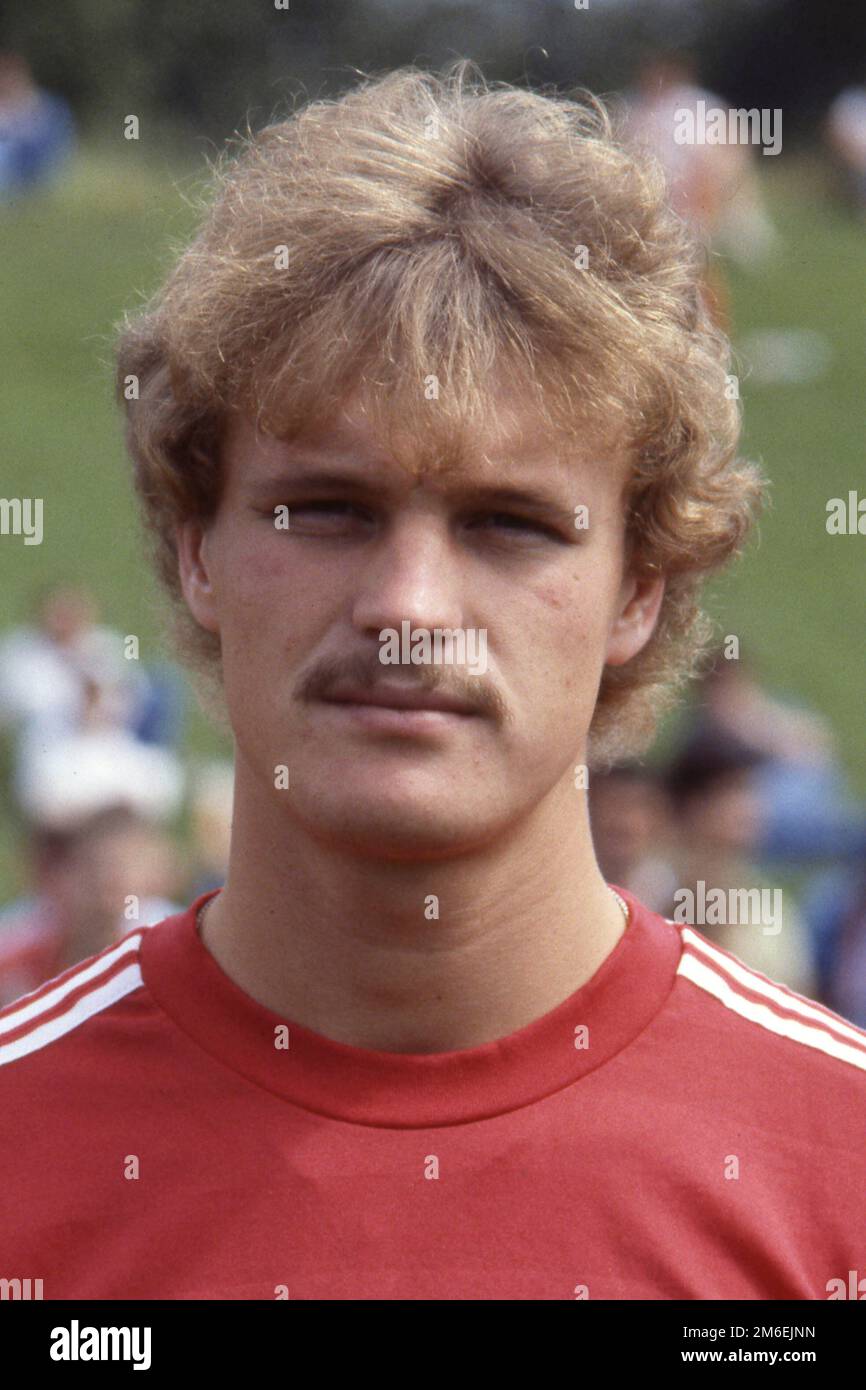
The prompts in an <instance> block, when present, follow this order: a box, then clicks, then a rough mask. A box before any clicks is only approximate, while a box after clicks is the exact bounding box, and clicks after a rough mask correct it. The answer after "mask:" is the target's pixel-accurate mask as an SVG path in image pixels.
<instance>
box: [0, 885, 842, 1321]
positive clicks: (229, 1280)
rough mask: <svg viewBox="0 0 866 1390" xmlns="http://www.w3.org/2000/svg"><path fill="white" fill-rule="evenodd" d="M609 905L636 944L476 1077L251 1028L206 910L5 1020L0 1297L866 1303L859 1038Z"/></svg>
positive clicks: (33, 999)
mask: <svg viewBox="0 0 866 1390" xmlns="http://www.w3.org/2000/svg"><path fill="white" fill-rule="evenodd" d="M619 891H620V892H621V893H622V896H623V897H624V898H625V899H626V901H627V902H628V905H629V909H630V913H629V923H628V926H627V928H626V930H625V932H624V934H623V936H622V937H621V938H620V940H619V941H618V943H617V945H616V946H615V948H614V949H613V951H612V952H611V953H610V954H609V956H608V957H607V959H606V960H605V961H604V962H603V963H602V965H601V966H600V967H599V969H598V970H597V971H596V973H595V974H594V975H593V977H592V978H591V979H590V980H589V981H588V982H587V983H586V984H585V985H583V986H582V988H580V989H579V990H577V992H576V993H574V994H572V995H571V997H570V998H568V999H566V1000H565V1001H564V1002H563V1003H562V1004H560V1005H559V1006H558V1007H557V1008H555V1009H553V1010H552V1011H551V1012H550V1013H547V1014H545V1015H544V1017H542V1018H539V1019H537V1020H536V1021H535V1022H533V1023H531V1024H529V1025H528V1026H527V1027H525V1028H522V1029H520V1030H519V1031H518V1032H516V1033H513V1034H511V1035H510V1036H508V1037H505V1038H501V1039H499V1040H498V1041H495V1042H491V1043H487V1044H485V1045H484V1046H481V1047H472V1048H469V1049H466V1050H462V1051H456V1052H447V1053H439V1054H426V1055H417V1054H413V1055H407V1054H395V1053H385V1052H376V1051H370V1050H367V1049H363V1048H357V1047H351V1046H347V1045H345V1044H343V1043H338V1042H333V1041H331V1040H329V1039H327V1038H325V1037H323V1036H321V1035H320V1034H317V1033H313V1032H311V1031H310V1030H308V1029H305V1028H303V1027H300V1026H298V1025H296V1024H294V1023H291V1022H289V1023H287V1022H286V1020H284V1019H281V1018H279V1017H278V1016H277V1015H276V1014H273V1013H271V1012H270V1011H269V1010H267V1009H265V1008H263V1007H261V1006H260V1005H259V1004H258V1003H256V1002H255V1001H254V1000H253V999H251V998H250V997H249V996H248V995H246V994H245V993H243V992H242V991H241V990H240V989H239V988H238V987H237V986H236V985H235V984H234V983H233V982H232V981H231V980H230V979H229V978H228V977H227V976H226V975H225V974H224V972H223V971H222V970H221V968H220V967H219V966H218V965H217V963H216V961H215V960H214V959H213V957H212V956H211V955H210V954H209V952H208V951H207V950H206V949H205V947H204V946H203V944H202V942H201V940H200V938H199V936H198V934H197V931H196V925H195V913H196V911H197V910H198V908H199V907H200V906H201V904H202V903H203V902H205V901H206V900H207V899H208V898H209V897H211V896H212V894H211V893H206V894H203V895H202V896H201V897H199V898H198V899H197V900H196V901H195V902H194V903H193V905H192V906H191V907H190V908H189V909H188V910H187V911H186V912H184V913H182V914H179V915H177V916H174V917H169V918H167V919H166V920H165V921H163V922H162V923H160V924H159V925H157V926H154V927H148V928H146V929H144V930H142V929H140V928H138V929H136V930H134V931H132V932H130V933H129V934H128V935H127V936H126V937H125V938H124V939H123V940H122V941H121V942H120V943H119V944H115V945H112V946H110V947H109V948H108V949H106V950H105V951H103V952H101V953H100V954H99V955H97V956H94V957H93V958H91V959H90V960H88V961H85V962H83V963H81V964H80V965H77V966H75V967H74V968H73V969H71V970H68V971H66V972H65V973H64V974H63V975H61V976H59V977H58V978H57V979H55V980H53V981H51V982H50V983H49V984H47V985H44V986H43V987H42V988H41V989H39V990H38V991H36V992H35V993H34V994H31V995H28V996H27V997H26V998H24V999H21V1000H18V1001H17V1002H16V1003H14V1004H12V1005H10V1006H9V1007H8V1008H6V1009H5V1010H3V1012H2V1013H0V1116H2V1138H0V1280H10V1281H11V1280H16V1279H18V1280H22V1281H23V1280H26V1279H30V1280H31V1281H33V1280H36V1279H41V1280H42V1281H43V1284H42V1288H43V1296H44V1297H45V1298H46V1299H73V1298H74V1299H87V1298H94V1299H124V1298H144V1299H221V1298H227V1299H275V1298H277V1299H278V1298H295V1299H390V1298H394V1299H575V1298H592V1299H638V1298H648V1299H675V1298H689V1299H713V1298H721V1299H735V1298H746V1299H770V1298H794V1299H801V1298H805V1299H826V1298H828V1297H830V1296H831V1293H832V1291H833V1290H834V1289H837V1288H838V1287H841V1286H845V1287H851V1288H854V1289H856V1288H857V1287H858V1283H857V1281H858V1279H859V1278H861V1277H862V1276H863V1275H864V1274H866V1222H864V1216H866V1144H864V1133H866V1033H864V1032H862V1031H861V1030H859V1029H857V1028H855V1027H853V1026H852V1025H851V1024H849V1023H846V1022H844V1021H843V1020H842V1019H841V1018H839V1017H838V1016H836V1015H835V1014H833V1013H831V1012H829V1011H828V1010H827V1009H825V1008H823V1007H821V1006H820V1005H818V1004H815V1003H812V1002H810V1001H809V1000H806V999H803V998H801V997H800V996H799V995H797V994H794V993H792V992H791V991H790V990H788V989H786V988H785V987H784V986H782V985H777V984H773V983H771V982H770V981H769V980H768V979H766V978H765V977H764V976H763V975H760V974H758V973H757V972H756V971H754V970H751V969H749V968H748V967H746V966H745V965H743V964H742V963H741V962H740V961H738V960H737V959H736V958H735V957H734V956H732V955H730V954H728V953H727V952H725V951H723V950H720V949H719V948H718V947H716V946H714V945H712V944H711V943H710V942H708V941H706V940H705V939H704V938H703V937H702V936H701V935H700V933H699V932H696V931H694V930H693V929H692V928H690V927H680V926H676V925H674V924H673V923H672V922H669V921H666V920H665V919H663V918H662V917H659V916H657V915H655V914H654V913H652V912H650V911H649V910H648V909H647V908H646V907H644V906H643V905H642V904H641V903H639V902H638V901H636V900H635V898H634V897H633V896H632V895H631V894H628V893H624V892H622V890H619ZM852 1272H854V1273H855V1275H856V1278H854V1279H853V1280H852V1278H851V1274H852ZM0 1287H4V1288H5V1287H6V1286H5V1285H0ZM864 1287H866V1285H864ZM837 1296H838V1295H837ZM854 1296H856V1294H855V1295H854Z"/></svg>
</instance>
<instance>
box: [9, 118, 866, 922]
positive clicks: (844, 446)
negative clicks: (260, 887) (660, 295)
mask: <svg viewBox="0 0 866 1390" xmlns="http://www.w3.org/2000/svg"><path fill="white" fill-rule="evenodd" d="M202 153H203V152H202ZM202 173H203V160H202V162H201V163H199V164H198V165H197V166H196V167H195V168H192V167H191V166H190V167H183V166H179V165H177V164H176V163H169V162H164V163H160V162H159V161H153V160H151V162H150V163H148V162H147V156H146V154H145V153H144V152H142V153H139V150H138V148H137V147H135V146H132V145H130V146H129V147H128V148H127V149H125V150H124V152H123V155H122V156H121V155H116V154H115V155H113V156H110V155H107V154H105V153H104V152H100V151H97V150H95V149H94V150H90V151H85V152H84V153H82V154H81V155H80V156H79V157H78V159H77V160H76V163H75V165H74V167H73V168H72V170H71V171H70V172H69V174H68V175H67V176H66V177H65V179H64V180H63V181H62V182H60V183H58V184H57V185H56V186H55V187H53V188H52V189H50V190H47V191H44V192H41V193H39V194H37V195H35V196H34V197H32V198H31V199H30V200H28V201H26V202H22V203H20V204H16V205H11V206H4V207H2V208H0V238H2V247H3V254H2V256H0V303H2V305H3V313H2V316H0V361H2V363H3V368H2V373H0V422H2V423H0V430H2V491H3V495H5V496H36V497H43V498H44V499H45V528H46V539H45V542H44V544H43V545H41V546H24V545H23V544H17V543H15V544H10V543H9V542H8V541H7V542H6V543H5V544H3V545H0V593H2V596H3V601H2V625H3V626H4V627H5V626H6V625H8V624H11V623H14V622H20V621H22V620H23V619H24V618H25V616H26V614H27V610H28V607H29V605H30V603H31V602H32V599H33V596H34V594H35V593H36V591H37V590H38V589H41V588H42V587H43V586H44V585H45V584H47V583H49V582H53V581H56V580H60V579H63V578H69V577H74V578H75V579H76V580H78V581H80V582H83V583H86V584H88V585H90V586H91V587H92V588H93V590H94V591H95V593H96V594H97V595H98V596H99V598H100V601H101V603H102V606H103V618H104V621H106V622H108V623H109V624H111V625H113V626H115V627H117V628H119V629H120V630H121V631H123V632H124V633H128V632H134V633H137V634H138V635H139V637H140V640H141V655H142V659H143V660H147V659H148V658H149V657H151V656H157V655H159V654H160V653H161V652H162V645H161V639H160V620H159V601H158V595H157V591H156V587H155V584H154V582H153V580H152V579H151V576H150V572H149V569H148V568H147V565H146V564H145V562H144V550H143V544H142V542H141V540H140V539H139V533H138V530H137V527H136V523H135V509H134V505H133V500H132V494H131V490H130V485H129V471H128V465H127V462H126V459H125V455H124V450H123V445H122V440H121V430H120V424H119V416H118V412H117V409H116V407H115V404H114V401H113V393H112V373H111V342H112V333H113V326H114V325H115V324H116V323H117V321H118V319H119V318H120V316H121V315H122V313H123V312H124V310H126V309H132V308H135V306H136V305H137V304H138V303H139V302H140V300H141V298H142V296H144V295H146V294H148V293H149V292H150V291H151V290H152V289H153V288H154V287H155V286H156V285H157V284H158V282H159V280H160V278H161V276H162V275H163V274H164V272H165V270H166V268H167V267H168V266H169V265H170V263H171V260H172V255H173V247H174V246H176V245H177V244H179V243H180V242H182V241H183V239H184V238H185V237H186V236H187V235H188V234H189V232H190V231H191V230H192V228H193V226H194V223H195V214H194V211H193V210H192V208H191V207H190V206H189V203H188V198H189V197H190V196H191V195H193V196H194V194H195V192H196V191H197V189H198V187H199V185H200V182H201V179H202ZM762 173H764V175H765V181H766V186H767V193H768V201H769V206H770V211H771V214H772V216H773V218H774V220H775V223H776V225H777V227H778V229H779V231H780V233H781V235H782V238H783V245H782V247H781V250H780V251H779V253H778V254H777V255H775V256H774V257H773V258H772V262H771V264H770V265H768V266H767V267H763V268H762V269H761V270H760V271H759V272H756V273H748V274H747V273H746V272H743V271H739V270H735V271H732V272H731V290H732V309H733V324H734V337H735V341H738V340H740V339H741V338H742V337H743V335H744V334H746V333H748V332H749V331H751V330H755V329H759V328H765V327H771V328H785V327H791V328H809V329H814V330H816V331H818V332H820V333H821V334H823V335H824V336H825V337H826V338H827V339H828V341H829V344H830V347H831V350H832V353H833V358H832V361H831V363H830V367H829V371H828V372H827V374H826V375H824V376H823V377H822V378H821V379H819V380H816V381H813V382H809V383H804V384H798V385H793V384H792V385H784V386H761V385H759V384H757V383H753V382H750V381H749V380H748V378H743V379H742V380H741V383H740V389H741V393H742V396H743V400H744V404H745V418H746V434H745V441H744V452H745V453H747V454H748V455H749V456H750V457H752V458H756V459H758V460H759V461H760V462H761V463H762V465H763V467H764V469H765V471H766V472H767V473H768V474H769V476H770V478H771V479H772V482H773V489H772V497H773V501H772V505H771V508H770V509H769V510H768V511H767V512H766V513H765V515H764V518H763V520H762V523H761V527H760V536H759V540H758V542H757V543H756V544H754V543H753V545H752V547H751V548H750V550H749V551H748V553H747V554H746V556H744V558H743V559H742V560H741V561H740V562H739V563H738V564H737V566H736V567H735V568H734V570H733V571H732V572H731V573H730V574H729V575H728V576H726V577H725V578H724V579H723V580H721V581H719V582H717V583H716V584H715V585H714V586H713V587H712V589H711V591H710V594H709V606H710V609H711V611H712V612H713V613H714V615H716V616H717V617H718V618H719V620H720V622H721V630H722V631H723V632H734V633H737V634H738V635H739V637H740V639H741V643H742V650H743V653H744V654H748V655H750V656H753V657H755V658H756V660H757V662H758V666H759V669H760V670H761V672H762V673H763V675H764V676H765V678H766V679H767V681H768V682H769V683H770V684H771V685H772V686H774V687H777V688H779V689H780V690H782V691H784V692H786V693H788V694H790V695H791V696H794V697H798V698H801V699H803V700H804V701H806V702H808V703H810V704H812V705H814V706H815V707H816V708H817V709H819V710H820V711H821V712H823V713H824V714H825V715H827V716H828V717H829V718H830V720H831V721H832V723H833V726H834V728H835V730H836V733H837V736H838V739H839V743H840V747H841V750H842V754H843V758H844V761H845V764H846V766H847V768H848V770H849V774H850V777H851V780H852V784H853V786H854V788H855V789H856V790H859V792H861V793H863V792H866V747H864V743H863V739H862V723H863V703H864V702H863V676H862V652H863V650H864V637H866V621H864V605H863V578H862V576H863V553H864V550H863V548H864V544H866V542H864V540H863V538H862V537H858V536H838V537H834V536H829V535H828V534H827V532H826V529H825V525H824V521H825V507H826V502H827V499H828V498H829V497H832V496H842V497H845V496H847V493H848V489H849V488H851V487H854V486H856V480H857V478H858V477H859V478H860V479H861V480H862V478H863V469H862V425H863V404H862V403H863V401H864V399H866V357H864V352H863V347H864V344H863V336H864V324H863V315H862V286H863V283H864V275H866V234H864V231H863V228H862V227H861V226H858V225H857V224H856V223H854V222H853V221H852V220H851V219H850V218H849V217H847V216H846V214H845V213H844V212H842V211H840V210H837V209H835V208H834V207H833V206H832V205H831V204H830V202H829V201H828V200H826V199H822V198H816V197H815V186H816V181H817V182H818V183H820V179H819V177H818V176H817V174H816V170H815V169H814V167H812V166H810V165H808V164H806V165H803V166H800V167H797V166H791V165H789V166H787V167H786V168H785V169H784V170H780V171H779V172H778V174H777V173H775V172H773V173H770V171H763V170H762ZM188 744H189V752H190V753H191V754H194V755H207V754H214V753H226V752H227V751H228V749H227V745H226V743H225V741H224V739H223V738H222V737H221V736H220V735H218V734H217V733H215V732H214V731H213V730H212V729H211V728H210V726H209V725H208V724H207V723H206V721H205V720H204V718H203V716H201V714H200V713H199V712H198V710H197V708H196V709H194V710H193V712H192V716H191V721H190V729H189V740H188ZM21 881H22V866H21V865H20V864H19V862H18V856H17V853H16V846H15V839H14V834H13V831H12V827H11V826H10V824H9V821H8V819H6V820H4V821H3V823H2V826H0V901H3V900H4V899H5V898H6V897H8V896H9V894H10V893H11V892H13V891H15V890H16V889H17V888H18V887H19V886H20V884H21Z"/></svg>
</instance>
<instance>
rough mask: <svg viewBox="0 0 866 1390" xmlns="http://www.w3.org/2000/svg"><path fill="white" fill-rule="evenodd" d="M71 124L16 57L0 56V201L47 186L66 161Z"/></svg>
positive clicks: (72, 132) (72, 130) (61, 105)
mask: <svg viewBox="0 0 866 1390" xmlns="http://www.w3.org/2000/svg"><path fill="white" fill-rule="evenodd" d="M74 135H75V126H74V122H73V119H72V112H71V111H70V109H69V107H68V106H67V104H66V102H65V101H64V100H63V99H62V98H61V97H58V96H55V95H54V94H53V93H50V92H43V91H42V90H41V88H39V87H37V85H36V83H35V82H34V80H33V74H32V73H31V71H30V67H29V65H28V63H27V61H26V59H24V58H22V57H21V55H20V54H19V53H9V52H0V202H2V201H4V200H6V199H9V198H11V197H14V196H16V195H18V194H21V193H25V192H28V191H29V190H30V189H32V188H35V187H38V186H39V185H40V184H44V183H46V182H48V181H49V180H50V179H51V178H52V177H53V176H54V174H56V172H57V171H58V169H60V168H61V167H62V166H63V164H64V163H65V162H66V160H67V159H68V157H69V155H70V153H71V151H72V148H73V144H74Z"/></svg>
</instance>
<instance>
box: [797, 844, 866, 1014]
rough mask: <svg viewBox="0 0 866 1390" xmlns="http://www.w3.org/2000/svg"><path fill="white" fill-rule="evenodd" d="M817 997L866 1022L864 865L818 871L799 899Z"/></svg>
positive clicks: (832, 1006)
mask: <svg viewBox="0 0 866 1390" xmlns="http://www.w3.org/2000/svg"><path fill="white" fill-rule="evenodd" d="M801 907H802V911H803V915H804V916H805V918H806V922H807V925H808V928H809V934H810V938H811V944H812V951H813V960H814V964H815V970H816V973H817V983H818V988H819V992H820V996H821V998H822V999H823V1000H824V1002H825V1003H826V1004H827V1006H828V1008H831V1009H833V1010H835V1012H836V1013H839V1014H841V1015H842V1017H843V1018H847V1019H849V1020H850V1022H851V1023H854V1024H856V1026H857V1027H858V1028H866V866H864V864H863V863H861V864H860V865H858V866H857V867H856V868H843V867H836V868H833V869H828V870H826V871H825V872H824V873H820V874H816V875H815V877H814V878H812V879H811V880H810V882H809V884H808V886H807V889H806V892H805V894H804V895H803V899H802V902H801Z"/></svg>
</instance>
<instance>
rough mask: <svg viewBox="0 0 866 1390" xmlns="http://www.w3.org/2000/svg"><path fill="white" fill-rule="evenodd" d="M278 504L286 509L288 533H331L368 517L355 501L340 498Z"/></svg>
mask: <svg viewBox="0 0 866 1390" xmlns="http://www.w3.org/2000/svg"><path fill="white" fill-rule="evenodd" d="M280 505H281V507H285V508H286V510H287V511H288V514H289V524H288V527H287V528H286V530H287V531H288V533H289V534H290V535H291V533H292V531H296V532H303V533H305V534H311V533H315V534H317V535H319V534H331V533H332V532H337V531H340V530H345V528H346V527H347V526H350V525H355V524H356V523H358V522H365V521H368V520H369V519H370V514H369V512H366V511H365V510H364V509H363V508H362V507H359V506H358V505H357V504H356V503H355V502H348V501H345V500H343V499H340V498H320V499H317V500H316V501H312V502H298V503H291V502H288V503H281V504H280ZM276 512H277V508H276V507H275V508H273V510H272V512H271V515H275V514H276Z"/></svg>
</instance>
